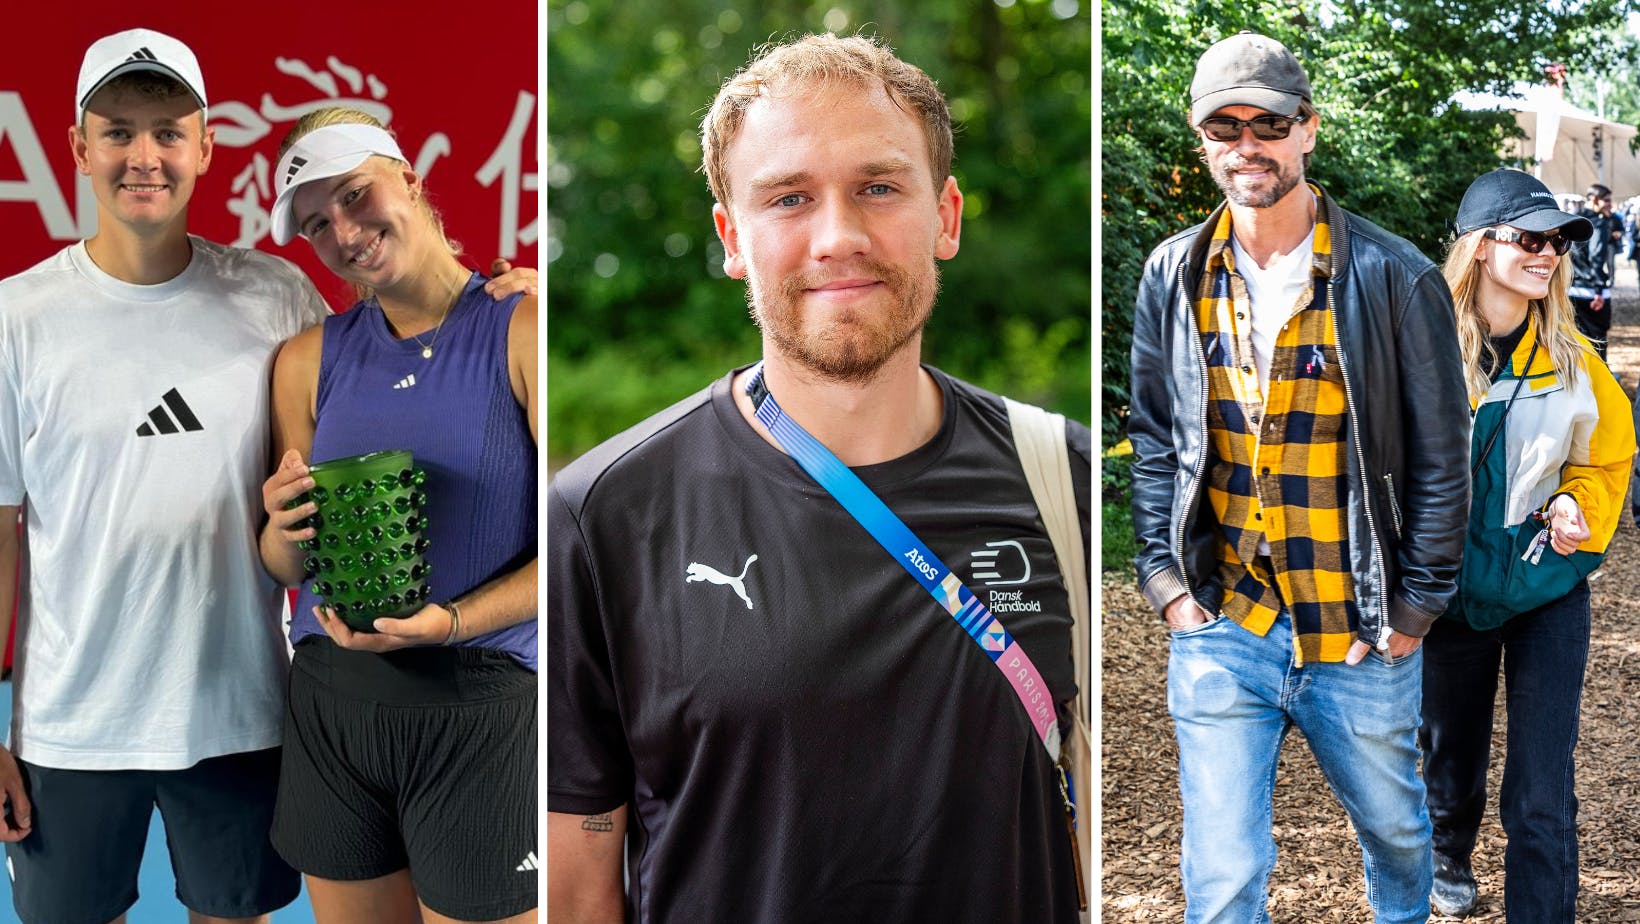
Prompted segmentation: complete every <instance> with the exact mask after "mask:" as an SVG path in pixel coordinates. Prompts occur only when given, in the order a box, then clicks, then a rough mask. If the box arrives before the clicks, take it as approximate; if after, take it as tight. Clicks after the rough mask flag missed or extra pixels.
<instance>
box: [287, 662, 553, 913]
mask: <svg viewBox="0 0 1640 924" xmlns="http://www.w3.org/2000/svg"><path fill="white" fill-rule="evenodd" d="M537 687H538V684H537V680H536V674H535V673H534V672H533V671H530V670H529V669H527V668H525V667H523V666H522V665H520V664H519V663H518V662H517V661H515V660H513V658H512V657H510V656H508V655H507V654H505V653H503V652H498V651H488V650H485V649H479V648H409V649H404V650H401V651H395V652H389V653H387V654H374V653H371V652H360V651H348V650H346V649H344V648H340V647H338V646H337V645H336V644H335V643H334V642H332V641H331V640H330V639H328V638H319V637H310V638H307V639H304V640H303V641H302V642H301V643H300V644H298V645H297V647H296V654H295V658H294V660H293V661H292V664H291V673H290V702H289V705H288V707H287V712H286V715H285V743H284V752H285V753H284V762H283V764H282V765H281V768H280V778H279V796H278V803H277V805H276V807H275V809H274V819H273V845H274V848H275V849H277V850H278V852H279V854H280V856H282V857H284V858H285V860H286V862H288V863H290V865H292V866H294V867H296V868H297V869H299V870H301V871H302V872H304V873H307V874H309V875H312V876H317V877H319V878H322V879H333V880H345V881H351V880H360V879H375V878H377V877H379V876H385V875H387V874H389V873H393V872H397V871H398V870H402V869H406V868H408V869H409V871H410V879H411V882H412V883H413V884H414V885H415V889H416V894H417V895H418V896H419V897H420V898H421V900H422V902H423V903H424V904H426V905H427V907H429V908H431V909H432V910H434V911H436V912H438V913H440V914H442V915H445V916H448V917H452V918H459V919H463V920H470V921H487V920H494V919H497V918H503V917H507V916H509V915H514V914H519V913H522V912H524V911H527V910H529V909H531V908H534V907H536V906H537V904H538V895H537V887H536V882H537V878H536V876H537V873H536V870H537V867H538V863H537V832H536V799H537V790H536V776H537V766H536V764H537V752H536V697H537Z"/></svg>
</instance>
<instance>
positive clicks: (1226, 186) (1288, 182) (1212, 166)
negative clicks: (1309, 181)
mask: <svg viewBox="0 0 1640 924" xmlns="http://www.w3.org/2000/svg"><path fill="white" fill-rule="evenodd" d="M1248 165H1252V166H1257V167H1263V168H1264V169H1266V170H1269V171H1270V174H1271V175H1272V176H1273V177H1274V178H1275V183H1274V184H1273V185H1271V186H1270V187H1268V188H1266V189H1264V190H1262V191H1259V190H1246V189H1242V188H1241V187H1239V186H1237V185H1236V178H1235V177H1234V176H1232V175H1231V173H1230V171H1231V169H1232V168H1238V167H1245V166H1248ZM1207 169H1208V172H1209V173H1211V174H1213V182H1214V183H1217V184H1218V186H1219V190H1220V191H1221V192H1223V193H1224V197H1225V198H1226V199H1229V200H1230V201H1231V202H1232V203H1234V204H1236V205H1239V206H1241V207H1242V208H1249V209H1267V208H1269V207H1270V206H1272V205H1275V204H1276V203H1277V202H1280V201H1281V200H1282V198H1283V197H1285V196H1286V195H1287V194H1288V193H1290V192H1292V191H1293V190H1294V189H1295V188H1296V187H1297V186H1298V184H1299V183H1300V182H1301V181H1302V180H1303V179H1304V176H1303V174H1302V172H1300V171H1293V172H1288V171H1286V170H1284V169H1283V168H1282V166H1281V164H1279V163H1277V162H1276V161H1274V160H1271V159H1270V158H1268V157H1258V156H1254V157H1246V158H1237V159H1236V161H1235V162H1234V163H1227V162H1225V161H1218V162H1216V163H1214V162H1209V163H1208V165H1207Z"/></svg>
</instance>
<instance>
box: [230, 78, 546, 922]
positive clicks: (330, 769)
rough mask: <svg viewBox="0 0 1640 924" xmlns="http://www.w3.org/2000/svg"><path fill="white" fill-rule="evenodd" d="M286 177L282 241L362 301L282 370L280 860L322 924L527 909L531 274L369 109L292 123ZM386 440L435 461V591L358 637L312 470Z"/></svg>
mask: <svg viewBox="0 0 1640 924" xmlns="http://www.w3.org/2000/svg"><path fill="white" fill-rule="evenodd" d="M276 184H277V187H278V197H277V199H276V201H275V203H274V206H273V210H272V212H273V236H274V239H275V241H277V242H278V243H281V244H285V243H288V242H290V241H292V240H293V239H294V238H295V237H297V236H301V237H303V238H306V239H307V241H308V244H309V245H311V246H312V248H313V251H314V253H315V254H316V255H317V256H318V257H319V259H320V260H321V261H322V262H323V263H324V265H325V266H326V267H327V268H329V269H330V270H331V271H332V272H334V273H335V274H336V275H337V276H339V277H340V278H342V279H344V280H346V281H348V282H350V283H352V284H353V286H354V287H355V289H356V290H357V291H358V292H359V295H360V298H361V301H360V302H359V303H358V304H357V305H355V306H354V308H353V309H352V310H350V311H348V312H346V313H344V314H343V315H339V316H337V317H336V318H335V319H333V320H334V321H335V322H336V323H333V324H326V325H323V326H321V327H316V328H313V329H310V330H308V331H306V332H305V333H303V334H302V335H300V336H297V337H294V338H292V339H291V340H290V341H289V342H287V343H286V344H285V345H284V346H283V348H282V349H281V350H280V353H279V355H278V358H277V360H276V361H275V365H274V370H273V381H272V388H271V403H272V418H273V434H272V435H273V440H272V444H273V446H274V449H275V452H276V453H277V454H278V455H279V457H280V461H279V465H278V468H277V470H276V471H275V472H274V473H273V475H272V476H271V477H270V478H269V479H268V480H267V482H266V483H265V484H264V486H263V502H264V507H265V508H266V510H267V513H268V523H267V525H266V527H265V528H264V529H263V531H262V535H261V550H262V557H263V561H264V563H265V565H266V566H267V568H268V571H269V572H270V573H271V574H273V575H274V576H275V577H276V578H277V579H279V580H280V581H281V582H283V583H284V584H285V585H286V586H288V587H301V588H302V591H301V597H300V598H299V599H300V603H299V605H298V607H297V610H298V611H297V612H296V613H295V614H294V617H293V619H292V624H291V640H292V642H293V643H294V645H295V649H294V650H295V656H294V660H293V662H292V667H291V683H290V705H289V707H288V712H287V716H286V722H285V754H284V763H283V766H282V767H281V779H280V789H279V802H278V807H277V809H276V811H275V820H274V826H273V832H272V837H273V843H274V847H275V848H276V849H277V850H278V851H279V853H280V854H281V856H283V857H284V858H285V860H286V861H287V862H289V863H290V864H291V865H292V866H294V867H296V868H297V869H299V870H301V871H302V872H303V873H304V874H305V876H306V880H307V890H308V894H309V896H310V898H311V899H312V902H313V908H314V914H315V917H316V918H317V919H318V920H319V921H320V922H321V924H343V922H366V921H369V922H378V921H406V922H409V921H419V920H428V921H447V920H459V921H492V920H502V921H532V920H535V917H536V911H535V908H536V903H537V897H536V888H535V883H536V872H535V870H536V868H537V863H536V852H537V840H536V829H535V820H536V760H537V756H536V754H537V752H536V736H535V729H536V717H535V708H536V699H537V693H536V673H535V668H536V647H537V646H536V641H535V639H536V636H535V624H536V587H537V581H536V549H535V541H536V540H535V534H536V528H535V509H536V503H535V490H536V487H535V485H536V468H535V466H536V462H535V458H536V453H535V443H536V421H537V418H538V415H537V407H536V402H537V390H536V313H537V308H536V298H535V295H534V285H533V283H534V281H535V276H534V273H533V272H530V271H518V273H515V275H513V276H511V277H505V278H503V279H498V280H495V281H494V282H491V283H490V284H488V285H485V284H484V280H483V278H482V276H478V275H476V274H475V273H474V272H473V271H472V270H470V269H468V268H467V267H466V266H463V265H462V263H461V262H460V260H459V259H458V254H459V250H458V249H457V248H456V247H455V246H454V245H452V244H451V243H450V242H449V241H448V239H447V238H446V236H445V234H444V229H443V226H442V223H441V221H440V220H439V217H438V214H437V212H436V211H435V210H434V209H433V208H432V207H431V206H430V205H429V204H428V201H427V192H426V188H425V186H424V184H423V182H422V179H421V177H420V176H418V175H417V174H416V173H415V171H414V170H413V169H412V168H411V166H410V164H409V163H408V162H407V160H406V158H405V157H404V155H403V153H402V152H401V151H400V150H399V147H398V145H397V143H396V141H395V140H394V139H393V136H392V135H391V134H390V133H389V132H387V131H386V130H385V129H384V128H383V127H382V126H381V125H380V124H379V123H377V122H376V121H375V120H374V119H372V118H371V117H370V116H368V115H365V114H364V113H360V112H356V111H353V110H345V109H327V110H320V111H318V112H314V113H312V114H310V115H308V116H306V117H305V118H303V119H302V120H301V121H300V122H298V123H297V125H296V127H295V128H294V129H293V130H292V131H291V132H290V134H289V135H288V136H287V137H286V138H285V141H284V144H283V146H282V148H281V150H280V159H279V167H278V169H277V172H276ZM388 449H410V450H411V451H412V453H413V454H414V456H415V460H416V466H417V467H418V468H420V469H422V470H424V471H426V472H427V484H426V486H425V491H426V495H427V498H428V499H427V501H426V503H427V504H428V508H427V516H426V526H425V531H424V535H425V537H426V538H427V539H428V540H429V543H430V547H429V549H428V551H427V559H428V561H429V562H431V563H432V564H433V566H434V567H433V568H432V570H431V572H430V574H429V576H428V578H427V580H428V586H429V590H430V594H429V595H427V596H426V598H425V599H424V600H423V603H424V605H422V606H421V607H420V609H419V610H416V611H414V612H412V613H411V614H410V615H407V616H405V617H403V618H395V619H389V618H380V619H376V620H375V621H374V623H373V624H370V625H365V626H363V627H362V628H354V627H350V626H349V625H348V624H347V623H345V622H343V621H342V619H341V618H339V616H338V615H337V614H336V613H335V612H334V611H332V609H331V608H330V607H329V606H327V605H323V604H322V602H321V597H322V594H319V595H316V594H315V592H314V589H313V587H312V586H305V585H309V584H310V583H311V580H310V579H311V577H312V575H311V574H310V573H309V571H310V566H309V564H308V563H307V560H306V553H305V552H304V550H303V549H302V548H301V547H299V546H298V543H300V542H305V541H306V540H310V539H314V538H315V536H316V535H317V531H316V530H315V528H314V526H313V525H312V523H311V520H310V518H311V517H313V516H314V515H315V514H316V513H317V511H318V508H317V506H316V505H315V504H314V503H313V502H312V501H311V500H309V499H308V496H307V492H308V491H309V489H311V488H312V487H313V486H314V481H313V478H312V477H311V476H310V475H309V469H308V466H309V464H310V463H313V462H315V461H323V460H326V459H330V458H337V457H341V456H347V455H353V454H359V453H364V452H370V451H376V450H388ZM290 504H294V506H292V507H291V508H290V509H288V510H287V509H286V507H287V505H290Z"/></svg>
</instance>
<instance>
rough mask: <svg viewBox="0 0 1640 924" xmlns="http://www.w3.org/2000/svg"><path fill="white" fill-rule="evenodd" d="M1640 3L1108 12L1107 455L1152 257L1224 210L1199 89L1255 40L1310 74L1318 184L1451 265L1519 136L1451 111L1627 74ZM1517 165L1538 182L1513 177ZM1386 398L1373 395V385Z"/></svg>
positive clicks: (1259, 3) (1483, 117)
mask: <svg viewBox="0 0 1640 924" xmlns="http://www.w3.org/2000/svg"><path fill="white" fill-rule="evenodd" d="M1630 2H1631V0H1551V2H1549V3H1544V4H1538V3H1524V4H1523V3H1517V2H1514V0H1323V2H1315V0H1301V2H1298V3H1293V2H1287V0H1282V2H1277V0H1252V2H1249V3H1246V4H1239V5H1237V4H1228V5H1227V4H1223V3H1205V2H1198V0H1121V2H1109V0H1107V2H1105V3H1104V5H1103V7H1102V11H1103V20H1104V23H1103V48H1102V62H1103V63H1102V69H1103V76H1102V85H1101V94H1102V101H1101V105H1102V131H1103V153H1104V168H1103V177H1102V189H1101V194H1102V202H1101V209H1100V211H1101V221H1102V231H1101V234H1102V251H1103V253H1102V263H1103V272H1102V275H1101V286H1102V292H1103V295H1102V305H1101V315H1102V324H1103V331H1102V333H1103V337H1102V352H1103V357H1102V360H1103V366H1104V375H1103V380H1102V385H1103V402H1104V403H1103V408H1102V413H1103V420H1102V424H1103V431H1104V432H1103V439H1104V442H1105V444H1106V445H1107V446H1110V445H1114V444H1115V443H1116V442H1117V441H1118V440H1120V439H1121V434H1122V430H1123V427H1124V426H1125V421H1126V413H1127V399H1128V390H1127V388H1128V363H1129V358H1128V350H1129V346H1130V344H1131V335H1132V329H1133V306H1134V298H1135V295H1136V293H1137V289H1138V280H1139V276H1140V270H1141V267H1142V266H1143V263H1144V259H1145V256H1146V255H1147V254H1148V253H1149V252H1150V250H1151V248H1153V247H1155V246H1156V245H1157V244H1159V243H1161V242H1162V241H1163V240H1165V239H1166V238H1167V237H1168V236H1169V235H1172V234H1174V233H1175V232H1178V231H1182V230H1184V229H1185V228H1187V227H1189V226H1191V225H1193V224H1196V223H1197V222H1199V221H1201V220H1202V219H1204V218H1205V217H1206V216H1207V213H1208V212H1209V211H1210V210H1211V209H1212V208H1213V207H1214V206H1216V205H1217V204H1218V203H1219V202H1220V201H1221V200H1222V198H1223V197H1222V194H1221V193H1220V192H1219V191H1218V189H1217V188H1216V187H1215V186H1214V185H1213V181H1212V178H1211V177H1210V176H1209V175H1208V174H1207V171H1206V169H1205V167H1204V166H1203V165H1202V164H1201V162H1200V160H1199V158H1198V156H1197V154H1196V138H1195V135H1194V133H1193V132H1192V130H1191V128H1190V126H1189V124H1188V122H1189V99H1190V96H1189V89H1190V78H1191V76H1192V73H1193V71H1194V69H1195V63H1196V59H1197V58H1198V57H1200V56H1201V53H1202V52H1203V51H1204V50H1206V48H1207V47H1208V46H1209V45H1211V44H1212V43H1213V42H1215V41H1217V40H1219V39H1221V38H1224V37H1225V36H1228V35H1231V34H1233V33H1235V32H1236V31H1238V30H1240V29H1251V30H1253V31H1255V32H1261V33H1264V34H1266V35H1269V36H1271V37H1273V38H1276V39H1278V40H1280V41H1281V42H1282V43H1283V44H1285V45H1287V47H1289V48H1291V49H1292V50H1293V51H1294V53H1296V54H1297V55H1298V57H1299V60H1301V61H1302V62H1304V65H1305V70H1306V72H1307V73H1308V74H1309V77H1310V85H1311V87H1312V89H1313V91H1314V93H1315V100H1314V101H1315V105H1316V108H1317V109H1318V110H1319V111H1320V113H1321V117H1322V121H1321V133H1320V138H1319V140H1318V143H1317V145H1316V151H1315V155H1314V159H1313V163H1312V164H1311V168H1310V170H1309V171H1307V175H1308V176H1309V177H1310V178H1311V179H1313V180H1315V181H1316V182H1318V183H1319V184H1320V185H1321V186H1322V188H1323V189H1325V190H1327V192H1328V193H1329V194H1330V195H1332V196H1334V197H1336V198H1337V199H1338V200H1339V201H1340V203H1341V204H1342V205H1343V206H1344V207H1345V208H1346V209H1349V210H1350V211H1352V212H1355V213H1356V214H1359V215H1362V216H1365V217H1366V218H1368V219H1370V220H1371V221H1373V222H1375V223H1377V224H1379V225H1381V226H1383V227H1384V228H1387V229H1388V230H1390V231H1393V232H1394V233H1396V234H1399V235H1401V236H1403V237H1405V238H1407V239H1408V240H1410V241H1412V242H1413V243H1415V244H1417V245H1418V247H1419V248H1420V249H1422V250H1423V251H1424V253H1425V254H1427V255H1428V256H1429V257H1430V259H1433V260H1437V261H1438V260H1439V259H1440V258H1441V256H1442V251H1443V247H1444V241H1445V239H1446V231H1445V224H1444V222H1445V220H1446V219H1449V218H1451V217H1452V216H1453V215H1455V214H1456V213H1457V208H1458V202H1459V200H1460V199H1462V197H1463V192H1464V190H1465V189H1466V188H1467V187H1468V185H1469V183H1470V181H1472V180H1473V179H1474V178H1475V177H1477V176H1479V175H1480V174H1482V173H1484V172H1486V171H1487V170H1490V169H1492V168H1494V167H1497V166H1500V165H1501V164H1502V162H1501V161H1500V159H1499V155H1498V154H1497V153H1496V152H1497V151H1498V150H1499V149H1500V146H1501V142H1502V140H1503V138H1504V137H1505V133H1506V132H1508V133H1512V132H1514V131H1515V129H1514V124H1513V120H1512V119H1511V118H1510V117H1509V116H1508V115H1506V114H1502V113H1495V112H1466V111H1463V110H1461V109H1459V108H1458V107H1456V106H1453V105H1450V104H1449V102H1448V101H1449V100H1450V99H1451V98H1452V95H1453V94H1454V93H1456V92H1457V91H1459V90H1477V91H1486V92H1492V93H1508V92H1509V89H1510V87H1511V86H1512V85H1513V84H1514V83H1515V82H1516V81H1538V80H1541V79H1542V68H1543V66H1544V65H1546V64H1549V63H1551V62H1561V63H1564V64H1567V65H1569V66H1570V67H1571V69H1572V72H1573V74H1574V75H1576V74H1578V73H1579V72H1581V71H1583V70H1584V69H1586V68H1587V67H1589V66H1590V65H1591V64H1595V65H1599V66H1602V67H1604V66H1609V65H1610V63H1611V62H1612V61H1613V60H1617V57H1615V54H1616V53H1615V52H1614V49H1615V48H1616V47H1617V46H1618V44H1619V43H1620V42H1621V43H1622V44H1623V45H1624V46H1625V47H1628V46H1629V43H1628V42H1626V41H1623V40H1622V38H1621V36H1622V34H1623V30H1622V24H1623V15H1624V14H1625V12H1626V11H1627V10H1628V9H1629V8H1630ZM1510 166H1520V165H1519V164H1511V165H1510ZM1368 388H1369V390H1370V388H1371V385H1370V383H1369V384H1368Z"/></svg>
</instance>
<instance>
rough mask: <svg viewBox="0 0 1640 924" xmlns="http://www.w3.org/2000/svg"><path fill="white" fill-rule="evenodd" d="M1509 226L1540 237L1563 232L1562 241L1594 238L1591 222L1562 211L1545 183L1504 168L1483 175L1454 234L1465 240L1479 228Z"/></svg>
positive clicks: (1468, 197) (1460, 214) (1467, 194)
mask: <svg viewBox="0 0 1640 924" xmlns="http://www.w3.org/2000/svg"><path fill="white" fill-rule="evenodd" d="M1494 225H1508V226H1509V227H1511V228H1519V229H1520V230H1522V231H1536V232H1538V233H1539V234H1542V233H1545V232H1548V231H1557V230H1558V231H1559V232H1560V234H1561V236H1562V237H1565V238H1567V239H1568V240H1573V241H1586V240H1588V239H1589V236H1590V235H1591V234H1594V225H1593V224H1591V223H1590V222H1589V220H1588V219H1587V218H1584V217H1582V216H1580V215H1573V214H1572V213H1571V212H1566V211H1562V210H1561V208H1560V206H1559V204H1558V203H1557V202H1556V201H1555V194H1554V193H1552V192H1550V191H1549V187H1547V186H1545V185H1543V181H1541V180H1539V179H1538V178H1537V177H1535V176H1532V175H1531V174H1530V173H1526V172H1524V171H1521V170H1511V169H1509V168H1508V167H1500V168H1498V169H1497V170H1494V171H1492V172H1491V173H1483V174H1481V176H1480V178H1478V179H1477V180H1475V182H1473V183H1470V184H1469V189H1468V191H1467V192H1465V193H1464V194H1463V202H1461V203H1459V204H1458V220H1457V222H1456V223H1455V224H1454V225H1453V226H1452V230H1453V231H1454V232H1455V233H1456V234H1457V235H1458V236H1459V237H1462V236H1463V235H1465V234H1468V233H1469V232H1471V231H1474V230H1476V229H1477V228H1490V227H1492V226H1494Z"/></svg>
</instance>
